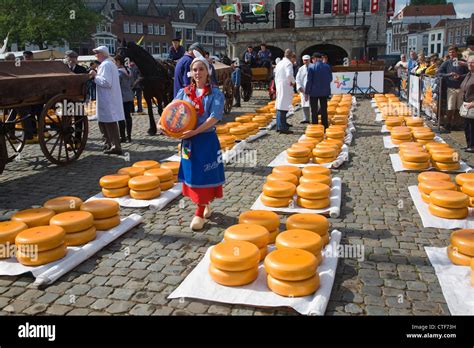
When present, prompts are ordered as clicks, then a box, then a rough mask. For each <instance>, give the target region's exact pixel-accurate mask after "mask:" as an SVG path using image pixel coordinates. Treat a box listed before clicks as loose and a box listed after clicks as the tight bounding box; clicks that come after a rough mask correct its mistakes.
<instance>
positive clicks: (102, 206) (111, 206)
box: [81, 199, 120, 231]
mask: <svg viewBox="0 0 474 348" xmlns="http://www.w3.org/2000/svg"><path fill="white" fill-rule="evenodd" d="M81 210H82V211H86V212H89V213H91V214H92V216H93V217H94V226H95V228H96V229H97V230H99V231H107V230H110V229H111V228H113V227H115V226H118V225H120V216H119V211H120V206H119V204H118V203H117V202H115V201H112V200H110V199H96V200H93V201H89V202H86V203H84V204H83V205H82V206H81Z"/></svg>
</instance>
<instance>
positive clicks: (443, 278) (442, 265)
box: [425, 247, 474, 315]
mask: <svg viewBox="0 0 474 348" xmlns="http://www.w3.org/2000/svg"><path fill="white" fill-rule="evenodd" d="M425 251H426V254H427V255H428V259H429V260H430V262H431V264H432V265H433V267H434V269H435V272H436V275H437V276H438V280H439V285H441V291H443V295H444V299H445V300H446V303H447V304H448V308H449V312H450V313H451V314H452V315H474V285H472V284H471V268H470V267H467V266H456V265H454V264H453V263H452V262H451V260H449V258H448V255H447V253H446V248H433V247H425Z"/></svg>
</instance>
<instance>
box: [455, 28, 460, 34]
mask: <svg viewBox="0 0 474 348" xmlns="http://www.w3.org/2000/svg"><path fill="white" fill-rule="evenodd" d="M456 36H461V29H459V28H457V29H456Z"/></svg>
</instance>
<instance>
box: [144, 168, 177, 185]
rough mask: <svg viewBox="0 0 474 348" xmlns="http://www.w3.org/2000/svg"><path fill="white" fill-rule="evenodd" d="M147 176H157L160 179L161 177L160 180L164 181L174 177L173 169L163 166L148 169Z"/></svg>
mask: <svg viewBox="0 0 474 348" xmlns="http://www.w3.org/2000/svg"><path fill="white" fill-rule="evenodd" d="M144 175H145V176H156V177H157V178H158V179H160V182H163V181H168V180H171V179H173V171H172V170H171V169H169V168H164V167H163V166H162V167H161V168H155V169H150V170H147V171H146V172H145V173H144Z"/></svg>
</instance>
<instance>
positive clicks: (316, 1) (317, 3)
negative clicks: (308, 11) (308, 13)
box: [313, 0, 321, 14]
mask: <svg viewBox="0 0 474 348" xmlns="http://www.w3.org/2000/svg"><path fill="white" fill-rule="evenodd" d="M320 13H321V0H313V14H320Z"/></svg>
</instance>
